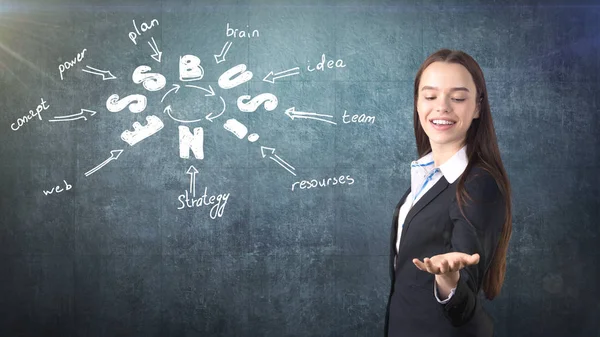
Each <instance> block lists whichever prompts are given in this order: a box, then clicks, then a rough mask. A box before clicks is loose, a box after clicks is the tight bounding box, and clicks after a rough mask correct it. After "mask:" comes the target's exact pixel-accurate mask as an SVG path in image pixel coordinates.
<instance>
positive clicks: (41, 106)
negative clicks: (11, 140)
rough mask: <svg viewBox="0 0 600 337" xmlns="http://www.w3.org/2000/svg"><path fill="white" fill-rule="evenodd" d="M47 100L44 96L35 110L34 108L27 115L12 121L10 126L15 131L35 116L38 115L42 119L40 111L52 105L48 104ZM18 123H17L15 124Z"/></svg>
mask: <svg viewBox="0 0 600 337" xmlns="http://www.w3.org/2000/svg"><path fill="white" fill-rule="evenodd" d="M46 103H47V102H46V101H44V98H42V102H41V103H40V104H39V105H38V106H37V108H35V112H34V111H33V110H29V114H28V115H25V116H23V117H20V118H19V119H17V121H16V122H15V123H12V124H11V125H10V128H11V129H12V130H13V131H17V130H19V128H20V127H21V126H23V125H24V124H25V123H27V122H29V121H30V120H32V119H33V117H37V118H39V119H40V120H42V115H40V113H41V112H42V111H44V110H48V108H49V107H50V106H49V105H46ZM15 124H16V125H15Z"/></svg>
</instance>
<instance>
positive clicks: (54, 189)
mask: <svg viewBox="0 0 600 337" xmlns="http://www.w3.org/2000/svg"><path fill="white" fill-rule="evenodd" d="M63 182H64V183H65V188H64V189H63V188H62V186H61V185H56V187H52V189H51V190H50V191H46V190H43V192H44V195H50V194H52V193H57V194H58V193H60V192H64V191H68V190H70V189H71V188H73V185H70V184H69V183H68V182H67V181H66V180H63Z"/></svg>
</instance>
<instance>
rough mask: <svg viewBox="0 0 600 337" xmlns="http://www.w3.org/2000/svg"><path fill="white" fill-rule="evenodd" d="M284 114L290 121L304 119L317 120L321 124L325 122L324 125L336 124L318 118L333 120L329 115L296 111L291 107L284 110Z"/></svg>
mask: <svg viewBox="0 0 600 337" xmlns="http://www.w3.org/2000/svg"><path fill="white" fill-rule="evenodd" d="M285 114H286V115H288V117H289V118H291V119H292V120H294V118H306V119H314V120H318V121H322V122H326V123H331V124H334V125H335V124H336V123H335V122H332V121H328V120H326V119H323V118H319V117H328V118H333V116H331V115H322V114H318V113H314V112H302V111H296V108H295V107H291V108H289V109H287V110H285Z"/></svg>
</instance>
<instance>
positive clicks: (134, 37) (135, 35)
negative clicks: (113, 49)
mask: <svg viewBox="0 0 600 337" xmlns="http://www.w3.org/2000/svg"><path fill="white" fill-rule="evenodd" d="M154 24H156V25H157V26H158V25H159V23H158V20H156V19H152V21H150V26H148V24H147V23H145V22H142V24H141V25H140V29H141V30H142V32H140V29H138V27H137V25H136V24H135V20H133V28H134V29H135V32H129V39H130V40H131V42H133V44H135V45H137V38H138V37H139V36H141V35H142V33H145V32H147V31H149V30H150V29H152V28H153V27H154Z"/></svg>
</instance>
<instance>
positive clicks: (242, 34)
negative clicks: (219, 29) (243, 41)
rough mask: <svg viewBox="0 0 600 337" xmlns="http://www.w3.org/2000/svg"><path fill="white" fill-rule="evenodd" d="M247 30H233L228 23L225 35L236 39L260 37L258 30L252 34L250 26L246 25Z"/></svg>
mask: <svg viewBox="0 0 600 337" xmlns="http://www.w3.org/2000/svg"><path fill="white" fill-rule="evenodd" d="M246 29H248V30H242V29H233V28H231V27H229V22H227V27H226V28H225V35H227V37H234V38H238V37H239V38H248V39H250V38H253V37H260V33H259V31H258V30H256V29H255V30H253V31H252V32H250V27H249V25H246Z"/></svg>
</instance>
